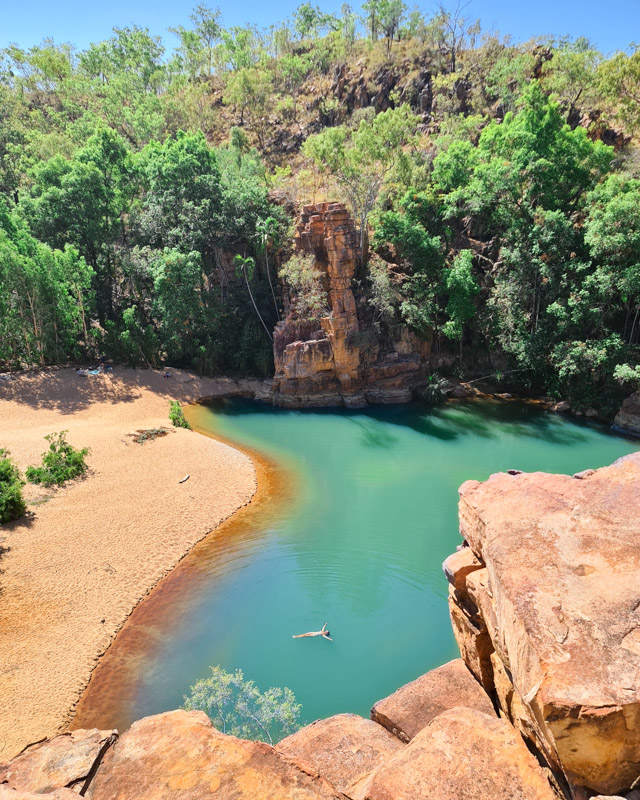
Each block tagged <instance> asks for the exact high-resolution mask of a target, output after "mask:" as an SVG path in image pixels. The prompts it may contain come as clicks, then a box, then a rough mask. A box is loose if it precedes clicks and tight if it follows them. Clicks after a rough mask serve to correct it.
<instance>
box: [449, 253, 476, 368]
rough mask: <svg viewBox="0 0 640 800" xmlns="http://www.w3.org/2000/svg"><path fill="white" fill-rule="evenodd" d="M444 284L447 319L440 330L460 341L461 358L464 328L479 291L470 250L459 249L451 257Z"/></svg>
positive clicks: (473, 312) (471, 315)
mask: <svg viewBox="0 0 640 800" xmlns="http://www.w3.org/2000/svg"><path fill="white" fill-rule="evenodd" d="M445 286H446V289H447V292H448V295H449V299H448V300H447V308H446V311H447V315H448V317H449V319H448V321H447V322H446V323H445V324H444V326H443V328H442V332H443V334H444V335H445V336H446V337H447V338H448V339H457V340H458V341H459V342H460V357H461V358H462V339H463V336H464V328H465V325H466V323H467V322H469V320H470V319H471V318H472V317H473V315H474V314H475V312H476V308H475V305H474V302H473V298H474V297H475V296H476V295H477V294H478V292H479V291H480V286H479V285H478V281H477V280H476V278H475V276H474V274H473V253H472V252H471V250H461V251H460V252H459V253H458V255H457V256H456V257H455V258H454V259H453V263H452V264H451V266H450V267H449V268H448V269H447V270H446V271H445Z"/></svg>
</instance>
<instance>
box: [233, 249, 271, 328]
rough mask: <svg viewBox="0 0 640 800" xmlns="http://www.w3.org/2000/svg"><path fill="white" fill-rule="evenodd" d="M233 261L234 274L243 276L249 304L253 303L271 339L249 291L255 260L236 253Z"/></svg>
mask: <svg viewBox="0 0 640 800" xmlns="http://www.w3.org/2000/svg"><path fill="white" fill-rule="evenodd" d="M233 263H234V264H235V265H236V275H237V276H238V277H240V276H242V277H243V278H244V282H245V284H246V286H247V291H248V292H249V297H250V298H251V304H252V305H253V308H254V310H255V312H256V314H257V315H258V319H259V320H260V322H261V323H262V327H263V328H264V329H265V331H266V332H267V336H268V337H269V340H270V341H273V336H272V335H271V333H270V331H269V328H267V325H266V323H265V321H264V320H263V319H262V314H261V313H260V311H259V310H258V306H257V305H256V301H255V298H254V296H253V292H252V291H251V284H250V283H249V281H250V280H251V278H253V272H254V270H255V267H256V262H255V261H254V259H253V258H251V256H247V258H243V257H242V256H241V255H239V254H238V255H235V256H234V258H233Z"/></svg>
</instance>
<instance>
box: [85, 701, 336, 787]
mask: <svg viewBox="0 0 640 800" xmlns="http://www.w3.org/2000/svg"><path fill="white" fill-rule="evenodd" d="M86 797H87V798H90V800H142V799H143V798H144V800H176V799H177V798H180V800H200V798H211V797H215V798H216V800H320V798H322V800H344V795H342V794H340V793H339V792H338V791H337V790H336V789H334V788H333V787H332V786H331V785H330V784H329V783H328V781H326V780H325V779H324V778H322V777H320V776H319V775H317V774H316V773H315V772H312V771H310V770H309V769H308V768H307V767H305V766H304V765H301V764H300V765H299V764H297V763H296V762H295V761H293V760H291V759H289V758H286V757H285V756H282V755H280V754H279V753H277V752H276V751H275V750H274V749H273V747H270V746H269V745H267V744H263V743H262V742H248V741H244V740H243V739H236V738H235V737H234V736H226V735H225V734H223V733H220V732H219V731H217V730H216V729H215V728H214V727H213V726H212V725H211V722H210V720H209V718H208V717H207V716H206V715H205V714H203V713H202V712H201V711H170V712H168V713H166V714H158V715H157V716H153V717H145V718H144V719H141V720H139V721H138V722H135V723H134V724H133V725H132V726H131V727H130V728H129V730H128V731H127V732H126V733H124V734H123V735H122V736H121V737H120V739H118V741H117V742H116V744H115V745H114V746H113V747H112V748H111V749H110V750H109V752H108V753H107V755H106V756H105V758H104V760H103V762H102V764H101V766H100V769H99V770H98V773H97V774H96V776H95V778H94V779H93V781H92V782H91V784H90V786H89V790H88V792H87V794H86Z"/></svg>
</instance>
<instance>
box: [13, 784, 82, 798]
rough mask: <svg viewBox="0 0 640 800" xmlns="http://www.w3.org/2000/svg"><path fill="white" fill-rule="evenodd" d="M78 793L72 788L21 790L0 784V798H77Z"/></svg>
mask: <svg viewBox="0 0 640 800" xmlns="http://www.w3.org/2000/svg"><path fill="white" fill-rule="evenodd" d="M78 797H79V795H78V793H77V792H74V791H73V790H72V789H54V791H52V792H47V793H46V794H42V793H40V792H23V791H22V790H20V789H11V788H9V787H8V786H6V785H0V800H43V798H45V800H78Z"/></svg>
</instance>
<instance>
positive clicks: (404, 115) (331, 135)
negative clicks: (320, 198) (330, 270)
mask: <svg viewBox="0 0 640 800" xmlns="http://www.w3.org/2000/svg"><path fill="white" fill-rule="evenodd" d="M416 125H417V118H416V117H415V115H414V114H413V113H412V112H411V110H410V108H409V106H408V105H402V106H400V107H398V108H394V109H388V110H387V111H384V112H382V113H381V114H378V115H377V116H375V117H374V118H373V119H363V120H361V122H360V124H359V126H358V127H357V128H356V129H355V130H351V129H350V128H348V127H347V126H344V125H343V126H339V127H335V128H326V129H325V130H324V131H322V132H321V133H318V134H314V135H312V136H309V138H308V139H307V140H306V142H305V143H304V145H303V152H304V153H305V155H306V156H307V157H309V158H311V159H312V160H313V162H314V163H315V165H316V167H317V168H318V169H319V170H321V171H322V170H329V171H330V172H331V173H332V174H333V175H334V176H335V177H336V179H337V181H338V184H339V186H340V188H341V189H342V191H343V192H344V194H345V195H346V198H347V200H348V202H349V204H350V205H351V208H352V210H353V214H354V217H355V219H356V221H357V223H358V226H359V229H360V258H361V260H362V262H365V261H366V256H367V247H368V224H369V216H370V214H371V212H372V211H373V209H374V207H375V204H376V201H377V200H378V196H379V194H380V191H381V189H382V187H383V185H384V182H385V180H386V179H387V178H388V177H390V175H391V174H392V172H393V170H394V168H395V167H396V166H397V164H398V162H399V161H400V160H401V159H402V158H403V156H404V153H403V148H405V147H407V146H409V145H410V144H412V142H413V141H414V139H415V135H416Z"/></svg>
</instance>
